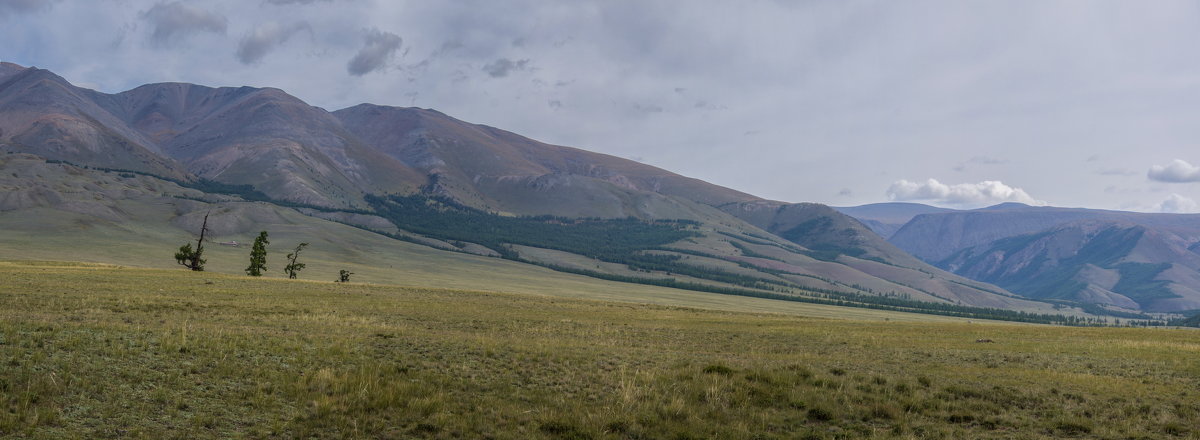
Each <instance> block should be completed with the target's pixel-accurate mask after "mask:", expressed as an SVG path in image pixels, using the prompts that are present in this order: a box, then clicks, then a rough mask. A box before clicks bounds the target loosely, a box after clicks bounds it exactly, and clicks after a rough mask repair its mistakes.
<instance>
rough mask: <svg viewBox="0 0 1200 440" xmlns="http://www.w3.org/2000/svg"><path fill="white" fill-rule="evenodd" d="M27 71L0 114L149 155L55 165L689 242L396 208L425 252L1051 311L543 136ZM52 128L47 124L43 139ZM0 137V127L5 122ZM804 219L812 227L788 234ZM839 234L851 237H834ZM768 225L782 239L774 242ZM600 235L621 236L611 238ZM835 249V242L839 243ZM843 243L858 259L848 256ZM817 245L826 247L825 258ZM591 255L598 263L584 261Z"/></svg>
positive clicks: (43, 147)
mask: <svg viewBox="0 0 1200 440" xmlns="http://www.w3.org/2000/svg"><path fill="white" fill-rule="evenodd" d="M7 69H8V70H9V71H11V70H12V68H7ZM33 73H36V74H37V75H31V74H30V70H29V69H23V70H22V71H20V72H17V73H13V74H9V75H8V76H7V79H6V80H5V81H4V85H5V86H7V87H6V88H5V89H3V93H0V98H8V99H7V100H6V101H0V112H11V113H12V114H14V115H17V116H24V117H27V118H28V119H30V120H36V119H37V118H43V117H51V118H53V117H58V115H68V116H71V115H74V116H71V117H73V118H75V119H78V120H83V118H84V116H88V117H90V118H91V119H89V120H88V121H89V124H91V125H88V127H92V128H93V129H94V130H97V131H104V132H106V133H115V134H114V135H113V137H112V138H98V139H95V141H94V142H93V144H89V145H88V146H89V147H94V149H95V151H97V152H100V154H106V155H108V156H111V157H123V155H122V154H113V153H120V151H121V150H120V149H121V148H125V147H126V146H133V147H137V148H140V150H136V151H138V152H141V154H142V155H143V156H146V157H151V158H157V159H158V161H159V162H147V163H149V164H160V165H161V166H159V167H157V168H155V167H150V166H148V165H145V166H143V167H142V168H132V167H130V166H112V165H110V164H108V163H106V162H103V161H101V158H99V157H90V156H85V155H82V154H76V155H74V156H71V157H69V158H66V159H67V160H71V161H72V162H75V163H80V164H84V165H93V166H96V165H100V166H107V167H112V168H130V169H137V170H141V171H145V172H149V173H152V174H160V175H164V173H168V172H171V171H173V170H178V171H175V173H174V174H175V175H183V176H185V177H188V178H193V177H192V175H195V176H199V177H203V178H208V179H212V180H215V181H218V182H223V183H232V184H248V185H253V186H254V187H255V189H257V190H258V191H261V192H263V193H266V194H267V195H269V196H270V197H271V198H274V199H278V200H283V201H289V202H300V203H306V204H312V205H321V206H325V207H332V208H358V209H363V208H367V207H368V206H370V207H377V208H381V209H382V208H385V207H386V205H375V204H372V205H367V204H366V203H365V200H364V197H365V196H366V195H368V194H373V195H379V194H414V193H418V192H421V193H422V194H424V195H442V196H449V197H450V198H452V199H454V201H456V202H458V204H463V205H466V206H469V207H474V208H478V209H481V210H483V211H487V212H492V213H499V214H524V215H536V214H553V215H557V216H562V217H575V218H579V217H604V218H625V217H631V216H632V217H637V218H641V219H682V220H690V221H691V222H692V223H687V225H688V226H687V228H688V231H689V232H688V233H686V234H684V236H688V235H691V236H690V237H687V238H684V239H678V240H677V241H674V242H661V243H660V242H653V243H647V244H644V245H643V246H640V247H639V246H638V245H636V244H635V245H634V247H633V248H629V249H627V248H622V249H623V250H622V251H621V252H622V253H621V254H620V255H616V256H614V255H612V254H601V253H599V252H596V249H597V248H598V247H593V248H586V249H585V248H579V247H578V246H577V245H557V246H558V247H555V245H550V244H546V243H545V242H543V241H538V240H531V239H530V238H529V237H530V236H536V235H537V234H538V232H530V231H531V229H528V227H530V226H531V225H529V224H525V225H521V226H520V227H519V228H525V229H519V228H518V229H512V228H509V226H504V227H502V228H498V229H495V230H497V231H498V230H507V231H514V230H516V231H519V233H513V234H512V235H509V236H503V235H497V234H498V233H496V232H489V233H488V234H492V235H480V234H478V233H475V235H473V236H471V237H473V239H474V240H476V242H474V243H472V242H471V240H470V239H467V238H465V236H461V235H456V234H455V233H456V231H453V230H450V231H446V230H436V228H434V229H430V228H431V227H430V226H429V224H430V223H423V225H424V226H421V224H418V223H416V222H414V221H413V220H414V217H411V216H410V217H408V220H404V219H405V217H403V215H400V216H393V217H390V218H391V219H393V220H394V222H395V226H396V229H395V230H394V231H396V233H400V234H402V235H403V234H409V235H410V236H411V233H412V232H413V230H414V228H418V227H421V228H425V229H424V231H426V232H424V234H427V235H429V236H431V237H433V236H436V238H438V239H439V240H440V241H438V243H439V244H436V245H437V246H441V247H449V248H458V249H464V250H465V249H474V250H475V251H477V252H478V253H482V254H500V253H501V251H504V252H511V253H510V254H509V256H512V257H514V258H520V259H523V260H525V261H530V262H534V263H537V264H542V265H547V266H553V267H560V268H564V269H567V270H573V271H583V272H586V273H600V275H603V276H610V277H619V278H620V279H630V278H633V279H647V278H648V279H658V280H662V279H667V278H672V277H676V278H678V279H679V280H681V282H685V283H701V284H705V285H707V286H709V288H725V289H729V288H751V289H758V291H759V292H760V293H778V292H782V293H784V294H801V295H803V294H806V293H804V292H805V290H803V289H825V290H829V291H837V292H840V293H850V294H855V295H872V294H874V295H887V296H892V297H895V298H909V299H914V300H924V301H931V302H941V303H954V304H966V305H976V306H986V307H1001V308H1015V309H1022V310H1037V311H1051V309H1050V308H1049V306H1048V305H1046V304H1039V303H1030V302H1028V301H1023V300H1019V299H1015V298H1012V297H1011V296H1009V295H1008V294H1007V293H1006V292H1004V291H1003V290H1001V289H998V288H995V287H992V286H987V285H983V284H980V283H971V282H969V281H966V280H963V279H958V278H956V277H954V276H952V275H949V274H946V273H944V272H940V271H938V270H937V269H935V268H932V267H930V266H927V265H924V263H921V262H919V261H916V260H915V259H913V258H911V257H909V256H907V255H905V254H903V253H902V252H899V251H897V250H896V249H895V248H891V247H888V246H884V245H886V243H883V245H881V244H879V243H876V242H875V241H877V240H878V237H876V236H875V235H874V234H872V233H870V232H869V231H866V230H865V229H864V228H862V225H861V224H858V223H857V222H855V221H853V220H851V219H849V217H846V216H844V215H842V214H840V213H837V212H835V211H833V210H831V209H829V208H828V207H824V206H822V205H814V204H800V205H789V206H790V207H787V206H784V205H785V204H781V203H778V202H768V201H763V200H761V199H759V198H757V197H754V196H751V195H748V194H745V193H741V192H738V191H734V190H731V189H728V188H723V187H720V186H716V185H712V184H709V183H706V182H703V181H700V180H697V179H692V178H687V177H683V176H680V175H678V174H675V173H671V172H669V171H666V170H663V169H660V168H655V167H652V166H648V165H645V164H641V163H638V162H635V161H630V160H625V159H620V158H617V157H613V156H609V155H604V154H598V153H592V152H588V151H584V150H580V149H576V148H569V147H561V146H554V145H549V144H545V143H542V142H538V141H535V140H532V139H528V138H525V137H522V136H519V135H516V134H513V133H510V132H507V131H503V130H499V129H495V128H492V127H487V126H481V125H475V124H469V123H466V122H463V121H459V120H456V119H454V118H451V117H449V116H446V115H444V114H441V113H438V112H435V111H432V110H421V109H411V108H395V107H381V106H373V105H360V106H356V107H352V108H349V109H345V110H341V111H338V112H336V113H329V112H326V111H325V110H323V109H320V108H318V107H314V106H310V105H308V104H306V103H304V102H303V101H301V100H299V99H297V98H295V97H293V96H290V95H288V94H286V93H284V92H283V91H280V90H278V89H270V88H266V89H259V88H248V87H243V88H211V87H203V86H196V85H190V84H176V83H165V84H151V85H146V86H142V87H139V88H136V89H133V90H130V91H127V92H123V93H119V94H113V95H109V94H104V93H98V92H94V91H90V90H84V89H78V88H75V87H74V86H71V85H70V84H69V83H67V82H66V81H65V80H62V79H61V78H58V77H57V76H53V75H52V74H49V72H45V71H37V70H33ZM30 103H32V104H30ZM80 109H82V110H80ZM13 120H17V119H16V118H14V119H13ZM26 125H29V124H26ZM26 131H28V130H26ZM61 132H64V130H61V129H60V130H58V132H56V133H61ZM5 133H6V134H5V136H8V134H7V133H9V132H8V130H6V131H5ZM23 133H24V132H23ZM68 134H69V133H68ZM59 138H62V136H59V137H57V138H56V137H53V136H50V135H43V136H26V137H24V138H21V139H28V140H29V141H30V142H29V143H28V144H19V143H18V142H14V143H13V145H21V146H22V148H25V149H23V150H21V151H28V152H30V153H33V154H38V155H41V156H43V157H53V154H54V153H56V152H58V150H56V148H58V145H60V144H62V143H63V142H61V141H58V140H57V139H59ZM131 148H132V147H131ZM124 156H131V155H130V154H124ZM106 157H107V156H106ZM187 173H191V174H187ZM166 175H167V176H168V177H170V176H171V174H166ZM34 196H36V194H32V195H30V196H29V197H34ZM22 197H24V196H22ZM372 200H375V199H372ZM14 203H16V202H14ZM439 203H440V202H439ZM754 204H763V206H773V207H774V208H771V209H778V208H779V207H781V206H783V208H782V210H781V211H780V212H782V215H776V216H775V217H772V218H773V220H772V221H771V222H767V223H761V222H759V221H758V220H754V219H751V218H750V217H743V215H744V214H745V213H738V212H733V211H729V210H722V209H719V208H718V207H727V206H752V205H754ZM425 206H429V205H425ZM394 208H395V207H394V206H393V208H388V209H394ZM405 209H408V208H405ZM438 209H442V208H438ZM454 209H457V208H454ZM376 213H377V214H380V215H383V214H384V213H383V212H376ZM393 214H394V212H393ZM777 214H778V213H777ZM421 215H423V216H424V217H423V220H430V219H433V220H434V221H433V224H435V225H436V224H437V223H438V222H440V223H442V224H447V221H446V218H447V215H446V212H445V211H437V212H435V213H433V214H430V213H424V214H421ZM486 215H487V214H478V213H460V215H459V217H457V218H459V219H461V218H464V217H463V216H467V217H470V216H476V217H470V218H472V219H473V220H472V222H474V223H472V222H463V223H455V225H463V226H462V227H460V228H459V229H460V230H467V229H471V228H473V227H476V226H478V225H479V224H480V222H485V223H486V222H491V223H490V224H501V225H510V226H511V224H512V221H509V220H496V218H510V219H511V217H496V216H492V217H493V218H489V217H486ZM335 217H336V216H335ZM742 218H746V219H749V220H751V221H746V220H743V219H742ZM375 220H381V219H375ZM418 220H421V219H418ZM405 221H409V222H410V223H404V222H405ZM506 221H507V222H508V223H505V222H506ZM516 221H523V222H535V221H541V220H527V219H517V220H516ZM555 221H556V220H555ZM806 222H816V223H813V224H817V225H818V226H821V227H818V228H814V229H812V230H808V231H801V232H803V233H800V232H797V231H798V230H797V229H796V228H797V227H798V226H801V225H802V224H805V223H806ZM375 223H378V221H376V222H375ZM584 223H585V224H586V223H587V222H584ZM577 224H578V223H577ZM537 227H539V228H542V229H538V231H547V230H551V229H553V228H554V227H550V228H549V229H547V228H545V227H543V226H540V225H538V226H537ZM555 227H557V226H555ZM760 227H761V229H760ZM405 228H409V229H407V230H406V229H405ZM504 228H509V229H504ZM514 228H515V226H514ZM580 228H581V227H580ZM580 228H575V229H576V230H580ZM388 230H392V229H388ZM431 231H432V232H431ZM846 231H850V232H851V234H850V235H845V233H846ZM773 233H783V234H785V235H787V237H785V238H787V240H785V239H783V238H780V237H776V236H773V235H772V234H773ZM521 234H524V235H521ZM564 234H567V235H564V236H570V235H569V233H564ZM637 236H638V237H641V235H637ZM615 237H616V238H614V240H620V239H621V237H623V235H621V234H620V233H617V235H616V236H615ZM410 238H411V237H410ZM428 238H429V237H424V238H421V237H417V238H413V239H419V240H426V241H428V240H427V239H428ZM788 240H791V241H790V242H789V241H788ZM583 241H586V240H583ZM860 242H861V243H860ZM530 243H534V244H530ZM537 243H542V244H540V246H545V248H539V247H538V246H539V245H537ZM863 243H866V244H863ZM517 245H519V246H517ZM564 246H566V247H567V248H569V249H567V250H569V251H570V252H567V251H566V250H564V249H563V247H564ZM572 246H575V247H572ZM623 246H624V245H623ZM483 247H488V249H483ZM843 248H845V249H851V252H842V251H841V250H839V249H843ZM860 248H861V252H857V253H856V252H855V251H854V250H859V249H860ZM589 252H592V253H589ZM830 252H833V253H834V255H835V257H834V258H829V257H828V255H829V254H830ZM839 253H840V254H841V255H839ZM601 255H604V258H609V259H610V260H615V261H600V256H601ZM639 262H640V263H639ZM637 264H641V266H636V265H637Z"/></svg>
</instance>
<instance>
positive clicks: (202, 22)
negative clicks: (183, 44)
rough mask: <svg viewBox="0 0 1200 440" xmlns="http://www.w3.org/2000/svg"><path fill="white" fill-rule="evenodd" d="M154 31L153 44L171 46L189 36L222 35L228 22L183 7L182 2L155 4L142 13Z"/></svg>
mask: <svg viewBox="0 0 1200 440" xmlns="http://www.w3.org/2000/svg"><path fill="white" fill-rule="evenodd" d="M142 18H143V19H145V20H146V21H149V22H150V24H151V26H153V28H154V31H153V32H152V33H151V35H150V37H151V39H152V41H153V42H154V43H155V44H160V45H164V44H172V43H175V42H176V41H178V40H180V39H182V38H184V37H186V36H187V35H190V34H195V33H199V32H213V33H218V34H224V33H225V29H226V27H227V26H228V24H227V23H228V20H226V19H225V16H224V15H221V14H218V13H215V12H211V11H207V10H204V9H200V8H196V7H193V6H189V5H185V4H183V2H171V3H162V2H160V3H157V4H155V5H154V6H153V7H151V8H150V9H148V10H146V11H145V12H143V13H142Z"/></svg>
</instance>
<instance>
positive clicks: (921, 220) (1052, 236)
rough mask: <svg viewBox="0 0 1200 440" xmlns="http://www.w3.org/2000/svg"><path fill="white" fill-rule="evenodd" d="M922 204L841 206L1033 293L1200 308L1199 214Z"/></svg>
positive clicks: (943, 258) (947, 260)
mask: <svg viewBox="0 0 1200 440" xmlns="http://www.w3.org/2000/svg"><path fill="white" fill-rule="evenodd" d="M923 206H924V205H916V206H914V204H899V203H896V204H892V203H885V204H876V205H868V206H863V207H852V208H839V209H841V210H842V212H845V213H847V214H850V215H853V216H856V217H857V218H859V219H860V220H861V221H863V222H864V223H865V224H882V225H885V226H886V228H891V229H892V230H894V232H892V233H891V234H890V235H888V240H889V241H890V242H891V243H892V244H894V245H896V246H897V247H899V248H901V249H903V250H905V251H906V252H908V253H910V254H912V255H914V256H916V257H919V258H921V259H922V260H924V261H926V262H929V263H931V264H933V265H935V266H938V267H940V268H942V269H945V270H948V271H951V272H954V273H957V274H959V275H963V276H965V277H968V278H971V279H974V280H978V281H984V282H989V283H994V284H996V285H998V286H1001V287H1004V288H1005V289H1008V290H1010V291H1012V292H1015V293H1018V294H1020V295H1022V296H1025V297H1029V298H1038V299H1048V300H1069V301H1074V302H1081V303H1089V304H1098V305H1102V306H1105V307H1109V308H1112V309H1121V310H1137V311H1149V312H1182V311H1194V310H1198V309H1200V254H1198V253H1197V250H1200V214H1158V213H1138V212H1124V211H1109V210H1097V209H1082V208H1057V207H1044V206H1028V205H1023V204H1019V203H1005V204H1000V205H996V206H992V207H988V208H982V209H974V210H965V211H958V210H947V209H942V208H934V207H923ZM897 224H899V226H898V227H897V226H896V225H897ZM875 230H876V231H880V232H881V233H883V232H885V231H886V229H879V227H876V229H875Z"/></svg>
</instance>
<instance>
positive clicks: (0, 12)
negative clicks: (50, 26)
mask: <svg viewBox="0 0 1200 440" xmlns="http://www.w3.org/2000/svg"><path fill="white" fill-rule="evenodd" d="M57 1H58V0H0V17H6V16H8V15H17V14H24V13H29V12H34V11H38V10H42V9H49V8H50V5H53V4H54V3H55V2H57Z"/></svg>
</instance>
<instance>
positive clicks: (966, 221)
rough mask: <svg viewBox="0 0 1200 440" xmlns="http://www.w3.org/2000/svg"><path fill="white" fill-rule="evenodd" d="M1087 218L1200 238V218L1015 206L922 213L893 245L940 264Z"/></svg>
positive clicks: (894, 238)
mask: <svg viewBox="0 0 1200 440" xmlns="http://www.w3.org/2000/svg"><path fill="white" fill-rule="evenodd" d="M1082 220H1093V221H1107V222H1126V223H1132V224H1138V225H1144V226H1147V227H1152V228H1156V229H1161V230H1164V231H1167V232H1170V233H1175V234H1178V235H1180V236H1181V237H1190V236H1200V214H1150V213H1140V212H1125V211H1107V210H1100V209H1083V208H1056V207H1050V206H1028V205H1022V204H1018V203H1011V204H1003V205H997V206H993V207H989V208H983V209H976V210H970V211H954V212H945V213H934V214H922V215H918V216H916V217H913V219H912V220H911V221H910V222H908V223H907V224H905V225H904V226H903V227H902V228H900V230H898V231H896V233H895V234H894V235H892V237H891V238H890V239H889V241H891V242H892V243H893V244H895V245H896V246H899V247H900V248H901V249H904V250H905V251H908V252H909V253H911V254H913V255H914V256H916V257H918V258H921V259H924V260H926V261H940V260H942V259H944V258H946V257H949V256H950V255H951V254H953V253H955V252H957V251H958V250H961V249H965V248H968V247H974V246H978V245H981V244H986V243H990V242H993V241H996V240H999V239H1002V238H1006V237H1013V236H1017V235H1023V234H1030V233H1035V232H1040V231H1044V230H1046V229H1049V228H1053V227H1056V226H1060V225H1064V224H1067V223H1071V222H1076V221H1082Z"/></svg>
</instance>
